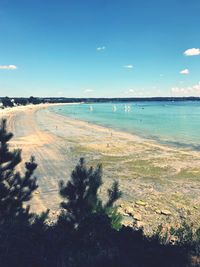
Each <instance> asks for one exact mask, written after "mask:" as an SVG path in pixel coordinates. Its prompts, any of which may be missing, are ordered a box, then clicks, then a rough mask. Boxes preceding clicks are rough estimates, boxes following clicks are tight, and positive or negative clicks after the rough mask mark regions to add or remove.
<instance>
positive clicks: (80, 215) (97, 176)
mask: <svg viewBox="0 0 200 267" xmlns="http://www.w3.org/2000/svg"><path fill="white" fill-rule="evenodd" d="M101 185H102V166H101V165H97V167H96V168H95V169H94V168H93V167H90V168H87V166H86V164H85V160H84V159H83V158H81V159H80V161H79V163H78V164H77V166H76V167H75V169H74V171H73V172H72V174H71V180H69V181H68V182H67V184H66V185H65V184H64V182H63V181H61V182H60V184H59V187H60V195H61V197H62V198H63V199H64V200H66V201H63V202H62V203H61V208H62V209H63V213H62V216H65V217H66V218H67V220H68V221H69V222H71V223H72V224H73V225H74V227H75V228H76V227H78V226H79V224H80V223H81V221H83V220H85V219H86V218H87V217H88V216H90V215H91V214H93V213H102V214H103V213H105V214H106V213H107V212H108V211H109V214H110V215H112V214H113V215H114V216H115V217H116V213H112V212H111V210H112V208H113V204H114V202H115V201H116V200H117V199H118V198H119V197H120V196H121V192H120V191H119V188H118V183H117V182H114V183H113V185H112V187H111V188H110V189H109V190H108V201H107V202H106V203H105V204H103V202H102V200H101V199H100V198H99V196H98V190H99V188H100V186H101Z"/></svg>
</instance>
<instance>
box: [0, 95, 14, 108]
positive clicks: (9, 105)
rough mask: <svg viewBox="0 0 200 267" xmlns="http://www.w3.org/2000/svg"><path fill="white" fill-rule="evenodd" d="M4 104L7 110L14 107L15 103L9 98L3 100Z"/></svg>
mask: <svg viewBox="0 0 200 267" xmlns="http://www.w3.org/2000/svg"><path fill="white" fill-rule="evenodd" d="M2 104H3V106H4V107H5V108H7V107H13V106H14V104H13V102H12V101H11V100H10V98H9V97H8V96H6V97H4V98H2Z"/></svg>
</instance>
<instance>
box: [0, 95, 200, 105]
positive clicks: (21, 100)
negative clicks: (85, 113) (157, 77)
mask: <svg viewBox="0 0 200 267" xmlns="http://www.w3.org/2000/svg"><path fill="white" fill-rule="evenodd" d="M0 101H1V102H2V104H3V106H4V107H12V106H14V105H27V104H41V103H79V102H84V103H105V102H131V101H133V102H139V101H171V102H174V101H200V97H192V96H191V97H125V98H68V97H33V96H31V97H11V98H9V97H0Z"/></svg>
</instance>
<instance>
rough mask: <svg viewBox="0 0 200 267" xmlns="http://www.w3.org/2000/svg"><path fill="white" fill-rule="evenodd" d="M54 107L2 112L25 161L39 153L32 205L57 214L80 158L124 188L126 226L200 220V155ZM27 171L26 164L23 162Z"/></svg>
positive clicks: (106, 180) (122, 208)
mask: <svg viewBox="0 0 200 267" xmlns="http://www.w3.org/2000/svg"><path fill="white" fill-rule="evenodd" d="M49 106H50V105H48V104H44V105H35V106H25V107H16V108H12V109H8V110H3V111H0V117H6V118H7V120H8V129H9V130H10V131H12V132H13V133H14V138H13V140H12V142H11V143H10V145H11V147H12V148H21V149H22V158H23V161H27V160H28V159H29V158H30V156H31V155H34V156H35V158H36V161H37V163H38V169H37V172H36V175H37V177H38V183H39V189H38V190H37V191H36V192H35V194H34V196H33V199H32V200H31V209H32V210H33V211H35V212H41V211H43V210H46V209H47V208H49V209H50V210H51V213H52V214H56V212H57V210H58V207H59V202H60V197H59V195H58V181H59V180H61V179H63V180H66V181H67V179H69V177H70V173H71V171H72V169H73V168H74V166H75V164H76V163H77V162H78V160H79V158H80V157H81V156H84V157H85V158H86V160H87V162H88V164H89V165H94V166H95V165H96V164H97V163H102V164H103V170H104V177H103V178H104V186H103V188H102V190H101V192H100V194H102V196H103V197H105V193H106V189H107V187H108V186H109V185H110V184H111V183H112V181H113V180H118V181H119V183H120V188H121V190H122V191H123V197H122V200H120V201H119V205H120V208H119V210H120V212H121V213H122V214H123V215H124V221H125V223H126V224H131V223H133V221H134V216H135V217H137V220H135V221H136V222H137V224H138V226H144V228H145V229H146V230H147V231H148V230H149V227H153V228H154V226H157V225H158V224H160V223H164V224H170V223H171V222H173V224H178V223H179V222H180V221H181V220H182V221H183V220H186V221H188V222H193V223H194V224H195V225H198V222H199V220H200V185H199V177H200V153H199V152H198V151H193V150H191V149H184V148H175V147H169V146H167V145H162V144H159V143H156V142H155V141H153V140H152V141H151V140H146V139H143V138H140V137H138V136H135V135H132V134H128V133H124V132H119V131H115V130H113V129H109V128H105V127H101V126H97V125H94V124H90V123H87V122H83V121H78V120H75V119H71V118H68V117H64V116H61V115H58V114H56V113H54V112H52V111H51V110H49V109H48V107H49ZM20 168H21V169H23V164H21V166H20Z"/></svg>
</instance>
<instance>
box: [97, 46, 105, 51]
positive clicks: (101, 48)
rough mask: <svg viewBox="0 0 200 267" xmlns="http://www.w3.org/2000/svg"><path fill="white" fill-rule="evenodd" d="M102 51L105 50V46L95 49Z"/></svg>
mask: <svg viewBox="0 0 200 267" xmlns="http://www.w3.org/2000/svg"><path fill="white" fill-rule="evenodd" d="M103 50H106V47H105V46H99V47H97V51H103Z"/></svg>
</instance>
